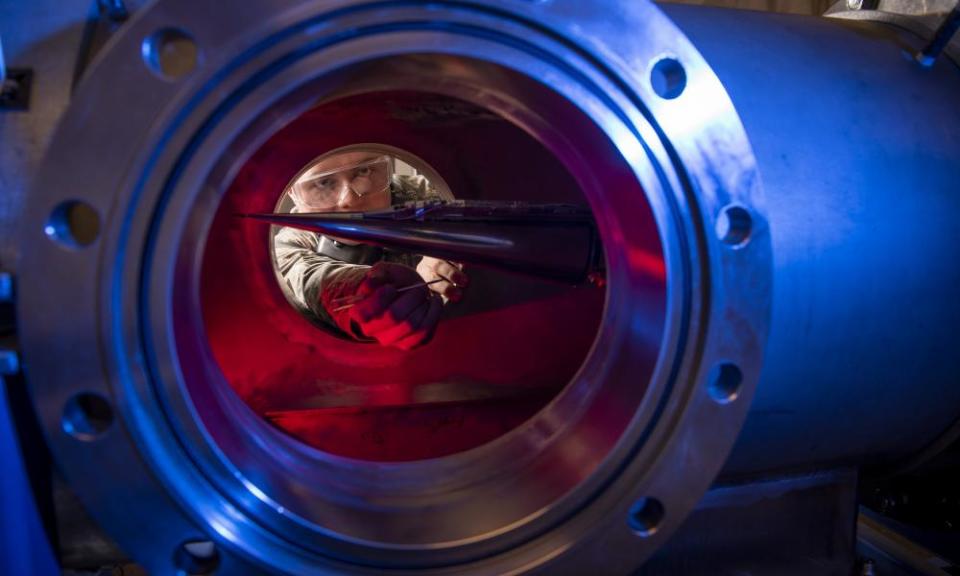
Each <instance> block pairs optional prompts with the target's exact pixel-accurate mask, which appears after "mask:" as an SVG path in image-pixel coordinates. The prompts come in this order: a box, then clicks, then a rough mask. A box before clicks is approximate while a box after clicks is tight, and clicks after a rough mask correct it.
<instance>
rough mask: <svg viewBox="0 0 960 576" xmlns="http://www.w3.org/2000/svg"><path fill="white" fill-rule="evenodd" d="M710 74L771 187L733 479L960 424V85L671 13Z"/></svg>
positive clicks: (670, 9) (860, 54) (883, 61)
mask: <svg viewBox="0 0 960 576" xmlns="http://www.w3.org/2000/svg"><path fill="white" fill-rule="evenodd" d="M661 7H662V8H663V9H664V10H665V11H666V12H667V14H668V15H669V16H670V17H671V18H672V19H673V20H674V21H675V22H676V24H677V25H678V26H679V27H680V28H681V29H682V30H683V31H684V33H686V34H687V35H688V36H689V37H690V39H691V40H692V41H693V43H694V45H696V46H697V49H698V50H699V51H700V52H701V53H702V54H703V55H704V57H705V58H706V60H707V62H708V63H709V64H710V65H711V66H712V67H713V69H714V71H715V72H716V73H717V75H718V77H719V78H720V80H721V81H722V82H723V84H724V86H725V88H726V89H727V91H728V92H729V94H730V96H731V99H732V100H733V103H734V105H735V106H736V108H737V111H738V113H739V114H740V117H741V119H742V120H743V123H744V126H745V128H746V131H747V134H748V137H749V138H750V142H751V144H752V145H753V149H754V152H755V153H756V156H757V161H758V165H759V169H760V175H761V178H762V179H763V183H764V190H765V192H766V199H767V211H768V212H767V215H768V218H769V222H770V231H771V239H772V243H773V256H774V281H773V294H772V318H771V328H770V335H769V340H768V342H767V347H766V351H765V356H764V368H763V372H762V375H761V380H760V384H759V385H758V388H757V393H756V396H755V398H754V401H753V405H752V407H751V411H750V415H749V417H748V419H747V422H746V424H745V426H744V429H743V431H742V432H741V435H740V438H739V440H738V443H737V445H736V447H735V448H734V452H733V453H732V455H731V457H730V459H729V461H728V462H727V465H726V468H725V471H726V472H727V473H733V474H736V473H742V472H749V471H756V470H770V469H774V468H795V467H805V466H810V465H813V464H816V465H820V466H822V465H824V464H828V463H832V462H839V461H848V462H849V461H859V462H867V463H871V462H878V461H888V460H890V459H891V458H896V457H903V456H904V455H906V454H909V453H911V452H914V451H916V450H918V449H920V448H922V447H924V446H925V445H926V444H928V443H930V442H932V441H934V440H935V439H936V438H937V437H938V435H940V434H941V433H943V432H944V431H945V430H946V429H948V428H949V427H950V426H951V425H952V424H953V423H954V422H955V421H956V420H957V418H958V417H960V386H958V383H960V354H957V340H956V332H955V331H956V326H957V325H958V324H960V299H957V298H956V290H957V285H958V284H960V258H958V257H957V246H958V245H960V225H958V223H957V215H958V214H960V194H958V192H960V190H958V183H960V106H958V102H960V74H958V70H957V67H956V65H954V63H953V62H951V61H949V60H947V59H946V58H944V59H942V60H941V61H940V62H938V63H937V64H936V66H934V67H933V68H932V69H924V68H922V67H921V66H919V65H917V64H916V62H914V61H913V60H912V58H911V57H910V54H911V50H916V49H918V48H920V47H922V46H923V42H924V39H922V38H918V37H916V36H914V35H913V34H910V33H909V32H906V31H902V30H899V29H896V28H894V27H892V26H889V25H885V24H879V23H871V22H862V21H861V22H853V21H847V20H838V19H832V18H808V17H800V16H785V15H776V14H764V13H759V12H746V11H733V10H718V9H705V8H700V7H688V6H673V5H663V6H661Z"/></svg>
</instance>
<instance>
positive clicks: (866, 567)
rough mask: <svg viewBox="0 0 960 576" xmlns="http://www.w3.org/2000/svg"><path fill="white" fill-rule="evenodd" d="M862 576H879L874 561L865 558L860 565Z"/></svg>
mask: <svg viewBox="0 0 960 576" xmlns="http://www.w3.org/2000/svg"><path fill="white" fill-rule="evenodd" d="M860 576H877V566H876V564H874V562H873V560H871V559H869V558H865V559H864V560H863V562H861V563H860Z"/></svg>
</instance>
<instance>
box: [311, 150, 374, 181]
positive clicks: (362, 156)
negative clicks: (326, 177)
mask: <svg viewBox="0 0 960 576" xmlns="http://www.w3.org/2000/svg"><path fill="white" fill-rule="evenodd" d="M381 156H382V154H377V153H375V152H344V153H342V154H334V155H332V156H328V157H327V158H324V159H322V160H320V161H319V162H317V163H316V164H314V165H313V166H311V167H310V169H309V170H307V171H306V173H304V175H303V177H305V178H306V177H310V176H316V175H317V174H322V173H324V172H336V171H337V170H344V169H347V168H351V167H353V166H356V165H357V164H363V163H364V162H370V161H371V160H376V159H377V158H380V157H381Z"/></svg>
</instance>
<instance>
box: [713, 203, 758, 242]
mask: <svg viewBox="0 0 960 576" xmlns="http://www.w3.org/2000/svg"><path fill="white" fill-rule="evenodd" d="M752 229H753V218H751V217H750V212H748V211H747V209H746V208H743V207H741V206H727V207H726V208H724V209H723V210H722V211H721V212H720V215H719V216H718V217H717V225H716V232H717V238H719V239H720V241H721V242H723V243H724V244H727V245H729V246H743V245H744V244H746V242H747V240H749V239H750V233H751V232H752Z"/></svg>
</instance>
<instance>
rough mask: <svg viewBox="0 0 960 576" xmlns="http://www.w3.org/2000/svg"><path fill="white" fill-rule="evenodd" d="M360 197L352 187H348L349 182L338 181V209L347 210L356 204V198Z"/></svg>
mask: <svg viewBox="0 0 960 576" xmlns="http://www.w3.org/2000/svg"><path fill="white" fill-rule="evenodd" d="M359 199H360V197H359V196H357V195H356V194H355V193H354V192H353V189H351V188H350V183H349V182H347V181H343V182H340V186H339V187H338V188H337V208H338V209H340V210H349V209H350V208H352V207H353V206H355V205H356V203H357V200H359Z"/></svg>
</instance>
